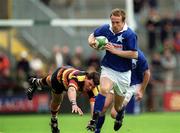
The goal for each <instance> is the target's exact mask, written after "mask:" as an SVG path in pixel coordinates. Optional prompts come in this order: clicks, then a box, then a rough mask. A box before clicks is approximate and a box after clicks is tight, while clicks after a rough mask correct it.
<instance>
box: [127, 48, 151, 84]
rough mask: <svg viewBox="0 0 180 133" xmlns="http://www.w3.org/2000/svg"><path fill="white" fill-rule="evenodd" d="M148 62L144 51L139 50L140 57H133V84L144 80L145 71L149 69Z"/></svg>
mask: <svg viewBox="0 0 180 133" xmlns="http://www.w3.org/2000/svg"><path fill="white" fill-rule="evenodd" d="M148 69H149V67H148V63H147V60H146V57H145V56H144V54H143V52H142V51H140V50H138V59H137V60H136V59H132V73H131V84H130V85H136V84H140V83H142V81H143V77H144V72H145V71H146V70H148Z"/></svg>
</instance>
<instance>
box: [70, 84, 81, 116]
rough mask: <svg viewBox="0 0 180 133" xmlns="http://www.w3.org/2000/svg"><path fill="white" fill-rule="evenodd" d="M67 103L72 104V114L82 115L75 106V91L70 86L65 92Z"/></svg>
mask: <svg viewBox="0 0 180 133" xmlns="http://www.w3.org/2000/svg"><path fill="white" fill-rule="evenodd" d="M67 94H68V98H69V101H70V102H71V104H72V113H78V114H79V115H83V112H82V110H81V109H80V108H79V107H78V106H77V102H76V89H75V87H73V86H70V87H69V88H68V91H67Z"/></svg>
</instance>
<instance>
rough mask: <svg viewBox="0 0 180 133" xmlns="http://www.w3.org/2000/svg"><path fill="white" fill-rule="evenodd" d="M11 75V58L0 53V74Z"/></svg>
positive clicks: (3, 75)
mask: <svg viewBox="0 0 180 133" xmlns="http://www.w3.org/2000/svg"><path fill="white" fill-rule="evenodd" d="M9 75H10V61H9V58H8V57H7V56H6V55H5V54H3V53H0V76H1V77H9Z"/></svg>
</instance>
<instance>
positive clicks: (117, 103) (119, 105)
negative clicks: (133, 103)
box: [114, 93, 125, 111]
mask: <svg viewBox="0 0 180 133" xmlns="http://www.w3.org/2000/svg"><path fill="white" fill-rule="evenodd" d="M124 98H125V97H124V96H120V95H117V94H116V93H115V94H114V108H115V110H116V111H119V109H120V108H122V105H123V101H124Z"/></svg>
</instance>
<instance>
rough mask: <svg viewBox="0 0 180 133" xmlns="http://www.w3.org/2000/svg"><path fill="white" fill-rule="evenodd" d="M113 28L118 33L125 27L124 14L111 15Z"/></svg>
mask: <svg viewBox="0 0 180 133" xmlns="http://www.w3.org/2000/svg"><path fill="white" fill-rule="evenodd" d="M111 23H112V30H113V32H114V33H118V32H120V31H121V30H122V29H123V26H124V22H123V21H122V16H113V15H112V16H111Z"/></svg>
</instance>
